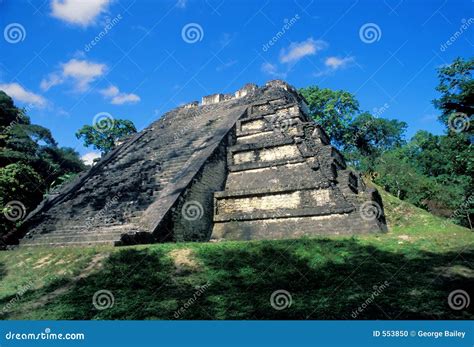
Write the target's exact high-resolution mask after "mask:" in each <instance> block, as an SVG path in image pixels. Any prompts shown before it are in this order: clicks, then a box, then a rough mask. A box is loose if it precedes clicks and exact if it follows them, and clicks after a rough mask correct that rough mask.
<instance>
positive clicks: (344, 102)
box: [299, 86, 359, 145]
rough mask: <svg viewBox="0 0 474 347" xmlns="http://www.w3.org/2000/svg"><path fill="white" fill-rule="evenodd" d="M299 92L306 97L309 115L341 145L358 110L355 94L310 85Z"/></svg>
mask: <svg viewBox="0 0 474 347" xmlns="http://www.w3.org/2000/svg"><path fill="white" fill-rule="evenodd" d="M299 92H300V93H301V94H302V95H303V96H304V98H305V99H306V101H307V103H308V106H309V111H310V115H311V117H312V118H313V119H314V120H315V121H316V123H318V124H319V125H321V126H322V127H323V129H324V130H325V131H326V132H327V133H328V135H329V136H330V137H331V138H332V140H333V141H334V142H335V143H336V144H337V145H341V144H343V142H344V135H345V134H346V133H347V130H348V127H349V125H350V123H351V122H352V120H353V117H354V116H355V115H356V114H357V113H358V112H359V102H358V101H357V100H356V98H355V96H354V95H352V94H351V93H349V92H346V91H343V90H337V91H336V90H331V89H327V88H323V89H322V88H319V87H317V86H310V87H307V88H301V89H300V90H299Z"/></svg>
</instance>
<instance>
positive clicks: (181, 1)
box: [176, 0, 188, 8]
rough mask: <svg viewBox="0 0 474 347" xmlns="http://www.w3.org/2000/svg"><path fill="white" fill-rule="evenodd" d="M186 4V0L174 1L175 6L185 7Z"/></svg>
mask: <svg viewBox="0 0 474 347" xmlns="http://www.w3.org/2000/svg"><path fill="white" fill-rule="evenodd" d="M187 5H188V1H187V0H178V1H176V7H177V8H186V6H187Z"/></svg>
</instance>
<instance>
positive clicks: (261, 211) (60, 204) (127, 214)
mask: <svg viewBox="0 0 474 347" xmlns="http://www.w3.org/2000/svg"><path fill="white" fill-rule="evenodd" d="M386 230H387V227H386V223H385V217H384V212H383V206H382V201H381V198H380V195H379V194H378V192H377V191H376V190H374V189H368V188H367V187H366V186H365V185H364V183H363V181H362V179H361V178H360V175H358V174H357V173H355V172H353V171H351V170H349V169H348V168H347V167H346V163H345V161H344V158H343V157H342V155H341V154H340V153H339V151H338V150H337V149H336V148H334V147H333V146H331V145H330V143H329V138H328V136H327V135H326V133H325V132H324V130H323V129H321V128H320V127H319V126H318V125H317V124H315V123H314V122H313V121H312V120H311V119H310V118H309V116H308V111H307V105H306V103H305V101H304V99H303V98H302V97H301V96H300V95H299V94H298V93H297V91H296V90H295V89H294V88H293V87H291V86H290V85H288V84H287V83H285V82H283V81H278V80H277V81H271V82H268V83H267V84H266V85H265V86H263V87H260V88H258V87H257V86H256V85H253V84H247V85H246V86H244V87H243V88H242V89H240V90H238V91H237V92H235V94H233V95H231V94H214V95H210V96H207V97H204V98H203V100H202V103H201V104H198V102H193V103H190V104H187V105H184V106H182V107H179V108H177V109H174V110H172V111H170V112H168V113H166V114H165V115H164V116H163V117H161V118H160V119H159V120H158V121H156V122H154V123H152V124H151V125H150V126H149V127H148V128H146V129H144V130H143V131H141V132H140V133H137V134H136V135H135V136H133V137H132V138H130V139H128V140H127V141H125V142H124V143H122V144H121V145H120V146H118V147H117V148H116V149H115V150H113V151H112V152H110V153H109V154H108V155H107V156H105V157H104V158H102V159H101V160H100V162H98V163H97V164H96V165H95V166H93V167H92V168H91V169H90V170H89V171H87V172H85V173H84V174H82V175H81V176H80V177H78V179H77V180H75V181H74V182H72V183H71V184H69V185H68V186H66V187H64V188H63V189H62V190H61V191H60V192H59V193H58V194H57V195H55V196H50V197H49V198H48V199H46V200H44V201H43V202H42V203H41V205H40V206H39V207H38V208H37V209H36V210H35V211H33V212H32V213H31V214H30V215H29V216H28V217H27V219H26V220H25V222H24V224H23V233H24V234H26V235H25V236H24V237H23V239H22V240H21V242H20V244H21V245H22V246H38V245H50V246H56V245H88V244H115V245H127V244H137V243H152V242H166V241H209V240H252V239H278V238H297V237H301V236H311V235H320V234H355V233H366V232H381V231H386Z"/></svg>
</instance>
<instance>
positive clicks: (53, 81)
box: [40, 73, 64, 91]
mask: <svg viewBox="0 0 474 347" xmlns="http://www.w3.org/2000/svg"><path fill="white" fill-rule="evenodd" d="M63 81H64V79H63V78H62V77H61V76H60V75H59V74H57V73H51V74H49V75H48V77H46V78H43V79H42V80H41V83H40V88H41V90H43V91H47V90H49V89H50V88H51V87H54V86H57V85H58V84H61V83H63Z"/></svg>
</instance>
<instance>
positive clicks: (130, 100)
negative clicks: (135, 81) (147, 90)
mask: <svg viewBox="0 0 474 347" xmlns="http://www.w3.org/2000/svg"><path fill="white" fill-rule="evenodd" d="M99 92H100V93H101V94H102V95H103V96H104V97H105V98H106V99H108V100H110V103H111V104H114V105H123V104H135V103H137V102H139V101H140V100H141V99H140V97H139V96H138V95H137V94H133V93H121V92H120V90H119V89H118V88H117V87H116V86H113V85H112V86H109V87H108V88H105V89H102V90H100V91H99Z"/></svg>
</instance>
